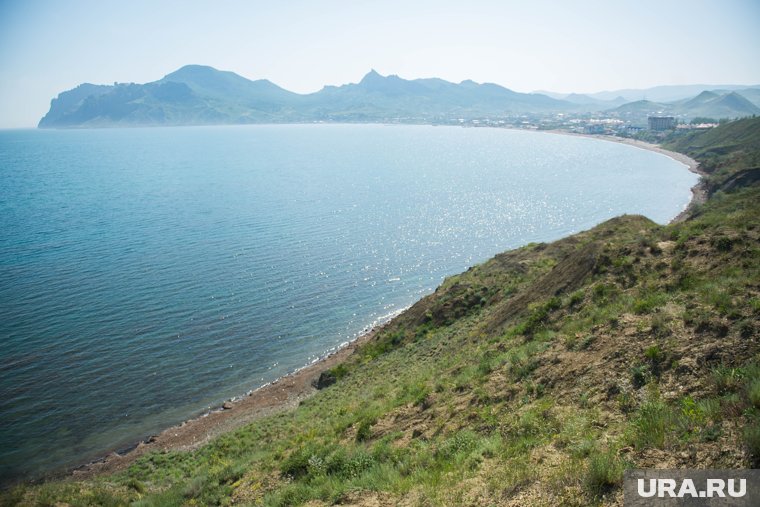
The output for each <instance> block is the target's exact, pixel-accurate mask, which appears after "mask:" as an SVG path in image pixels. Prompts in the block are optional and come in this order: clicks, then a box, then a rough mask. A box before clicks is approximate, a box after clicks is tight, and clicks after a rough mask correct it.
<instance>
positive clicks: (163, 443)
mask: <svg viewBox="0 0 760 507" xmlns="http://www.w3.org/2000/svg"><path fill="white" fill-rule="evenodd" d="M406 309H407V308H404V309H403V311H406ZM397 315H398V313H397V314H394V315H393V317H391V318H390V319H389V320H387V321H385V322H382V323H380V324H378V325H376V326H375V327H373V328H370V329H369V330H367V331H366V332H365V333H363V334H360V335H359V336H358V337H357V338H356V339H354V340H352V341H350V342H348V343H346V344H345V345H343V346H341V347H339V348H337V349H336V350H334V351H332V352H330V353H328V354H327V355H325V356H323V357H321V358H319V359H318V360H316V361H314V362H313V363H310V364H308V365H306V366H304V367H302V368H300V369H298V370H295V371H294V372H292V373H288V374H287V375H284V376H282V377H279V378H277V379H275V380H273V381H272V382H269V383H268V384H264V385H263V386H261V387H259V388H257V389H254V390H252V391H249V392H248V393H247V394H246V395H243V396H240V397H235V398H232V399H230V400H227V401H225V402H224V403H223V404H222V405H219V406H216V407H213V408H211V409H210V410H209V411H207V412H204V413H203V414H201V415H199V416H197V417H194V418H191V419H187V420H185V421H183V422H181V423H179V424H175V425H173V426H170V427H168V428H166V429H164V430H163V431H161V432H160V433H159V434H157V435H151V436H150V437H148V438H146V439H143V440H140V441H138V442H137V443H135V444H133V445H132V446H130V447H128V448H126V449H125V450H124V451H122V454H119V452H118V451H115V450H114V451H111V452H110V453H109V454H107V455H104V456H102V457H101V458H98V459H95V460H93V461H90V462H88V463H85V464H82V465H78V466H75V467H68V468H67V469H65V470H61V471H59V472H58V473H55V472H53V473H51V474H48V475H47V476H43V477H42V478H41V479H40V480H42V481H45V480H49V479H51V478H52V479H55V478H58V479H66V478H73V479H89V478H92V477H94V476H97V475H102V474H109V473H114V472H118V471H120V470H123V469H125V468H127V467H128V466H130V465H131V464H132V463H134V462H135V461H136V460H137V459H139V458H140V457H142V456H143V455H145V454H147V453H150V452H154V451H159V452H168V451H191V450H194V449H197V448H198V447H200V446H202V445H204V444H206V443H208V442H209V441H211V440H212V439H214V438H216V437H218V436H220V435H222V434H224V433H228V432H230V431H233V430H235V429H237V428H240V427H242V426H243V425H245V424H247V423H250V422H252V421H255V420H256V419H259V418H261V417H265V416H267V415H271V414H275V413H278V412H282V411H286V410H289V409H293V408H296V407H297V406H298V405H299V403H300V402H301V401H303V400H305V399H306V398H308V397H310V396H311V395H313V394H314V393H316V392H317V391H318V389H317V388H316V387H315V385H316V382H317V379H319V376H320V375H321V374H322V373H323V372H325V371H327V370H329V369H331V368H333V367H335V366H336V365H338V364H340V363H342V362H343V361H345V360H346V359H347V358H348V357H349V356H351V355H352V354H353V353H354V352H355V351H356V349H357V348H358V347H359V346H361V345H362V344H364V343H366V342H368V341H371V340H372V339H373V338H374V337H375V336H376V335H377V333H378V332H379V331H380V330H382V329H383V328H384V327H385V325H386V324H388V323H389V322H390V321H391V320H393V318H395V317H396V316H397Z"/></svg>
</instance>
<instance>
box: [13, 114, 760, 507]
mask: <svg viewBox="0 0 760 507" xmlns="http://www.w3.org/2000/svg"><path fill="white" fill-rule="evenodd" d="M759 142H760V119H747V120H739V121H735V122H731V123H728V124H726V125H723V126H721V127H718V128H715V129H713V130H710V131H707V132H700V133H694V134H689V135H686V136H683V137H680V138H674V139H672V140H670V142H669V144H668V145H667V146H666V147H668V148H669V149H674V150H676V151H681V152H683V153H686V154H689V155H690V156H693V157H694V158H696V159H697V160H698V161H700V163H701V164H702V170H703V171H705V172H706V173H707V176H706V177H705V186H706V188H707V189H709V192H708V193H709V198H708V200H707V201H706V202H705V203H704V204H700V205H694V206H692V208H691V209H690V210H689V212H688V214H687V217H686V219H685V220H683V221H680V222H678V223H673V224H670V225H667V226H659V225H657V224H655V223H654V222H652V221H650V220H649V219H647V218H645V217H641V216H622V217H617V218H614V219H612V220H609V221H607V222H605V223H602V224H600V225H599V226H597V227H595V228H593V229H591V230H589V231H585V232H582V233H579V234H575V235H573V236H570V237H567V238H565V239H562V240H559V241H556V242H553V243H548V244H544V243H541V244H530V245H526V246H524V247H522V248H519V249H516V250H512V251H509V252H505V253H502V254H499V255H497V256H495V257H494V258H493V259H491V260H489V261H487V262H485V263H483V264H480V265H477V266H474V267H472V268H470V269H469V270H468V271H467V272H465V273H462V274H460V275H456V276H453V277H450V278H448V279H447V280H446V281H445V282H444V283H443V284H442V285H441V286H440V287H438V289H437V290H436V291H435V292H434V293H433V294H431V295H429V296H427V297H425V298H423V299H422V300H420V301H419V302H417V303H416V304H415V305H413V306H412V307H411V308H410V309H408V310H407V311H406V312H404V313H403V314H401V315H400V316H398V317H397V318H395V319H394V320H393V321H391V322H390V323H388V324H387V325H385V326H384V327H382V328H381V329H379V330H377V331H376V332H375V333H374V334H372V335H371V336H370V337H368V338H367V339H366V340H365V341H364V342H363V343H361V344H360V345H359V346H357V347H355V348H353V349H351V351H350V352H349V353H346V354H344V356H343V357H342V361H333V362H331V363H329V364H326V365H323V367H322V368H321V370H320V369H319V368H317V369H314V370H312V375H313V377H314V379H315V380H316V379H317V377H319V376H322V377H323V382H322V383H321V384H320V385H319V386H320V387H322V389H319V390H314V391H313V392H312V394H311V395H310V396H308V397H306V398H302V399H301V401H300V403H299V404H298V406H297V407H295V408H290V409H287V410H280V411H277V412H275V413H269V414H266V415H262V416H260V417H257V418H256V419H255V420H253V421H252V422H250V423H248V424H246V425H244V426H241V427H239V428H237V429H235V430H233V431H229V432H226V433H224V434H223V435H222V436H220V437H218V438H216V439H213V440H212V441H211V442H210V443H208V444H206V445H202V446H198V447H195V448H193V449H192V450H183V449H173V450H160V449H156V450H154V451H152V452H151V451H150V444H148V445H147V446H146V448H147V452H142V453H141V455H140V456H139V457H137V458H136V459H134V460H130V461H129V462H128V463H126V464H125V465H124V466H123V467H116V468H115V470H116V471H115V472H114V473H111V474H99V475H98V474H96V475H87V476H86V478H82V477H83V476H81V475H80V476H79V477H78V476H76V475H75V476H74V477H72V478H69V479H66V480H63V481H58V482H49V483H46V484H43V485H38V486H19V487H17V488H15V489H14V490H12V491H9V492H8V493H6V495H5V496H4V497H3V503H4V504H9V505H16V504H18V505H53V504H56V503H57V502H58V503H59V505H64V504H69V505H125V504H130V503H132V504H134V505H229V504H232V503H235V504H243V505H300V504H307V503H308V505H330V504H335V503H340V504H348V505H398V504H404V505H418V504H419V505H480V504H500V505H558V504H564V505H588V504H601V505H621V504H622V489H621V482H622V474H623V471H624V470H625V469H627V468H751V467H755V468H756V467H758V466H759V465H760V186H759V185H758V184H757V183H758V178H757V177H756V174H757V171H758V165H757V163H758V160H760V145H759V144H758V143H759ZM328 367H329V369H327V368H328ZM327 380H329V381H327ZM229 408H230V410H229V411H230V412H234V411H235V410H241V407H237V406H235V405H234V404H233V405H230V407H229Z"/></svg>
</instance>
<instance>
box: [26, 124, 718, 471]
mask: <svg viewBox="0 0 760 507" xmlns="http://www.w3.org/2000/svg"><path fill="white" fill-rule="evenodd" d="M543 132H546V133H552V134H560V135H570V136H578V137H587V138H591V139H596V140H601V141H609V142H617V143H620V144H627V145H629V146H633V147H636V148H639V149H645V150H649V151H654V152H656V153H660V154H662V155H665V156H667V157H670V158H672V159H673V160H676V161H677V162H680V163H682V164H684V165H686V166H687V168H688V170H689V171H691V172H693V173H694V174H697V175H699V176H705V173H703V172H702V171H701V170H700V169H699V163H698V162H697V161H696V160H694V159H692V158H690V157H688V156H686V155H684V154H681V153H677V152H673V151H669V150H665V149H663V148H661V147H660V146H659V145H656V144H652V143H646V142H643V141H638V140H635V139H628V138H620V137H615V136H606V135H592V134H579V133H573V132H565V131H554V130H550V131H543ZM691 191H692V198H691V200H690V201H689V203H688V205H687V206H686V208H685V209H684V210H683V211H682V212H681V213H679V214H678V215H677V216H676V217H674V218H673V219H672V220H671V221H670V222H669V223H675V222H680V221H683V220H685V219H686V217H687V216H688V215H689V211H690V210H691V208H692V207H693V206H694V205H695V204H701V203H703V202H704V201H705V200H706V198H707V194H706V192H705V189H704V187H703V184H702V182H701V181H700V182H698V183H697V184H696V185H695V186H693V187H692V188H691ZM407 309H408V308H404V309H403V310H401V311H400V312H398V313H395V314H394V315H393V316H391V317H390V318H389V319H388V320H387V321H385V322H381V323H379V324H377V325H376V326H375V327H373V328H370V329H369V330H367V331H366V332H365V333H363V334H360V335H359V336H357V338H356V339H354V340H353V341H350V342H348V343H347V344H345V345H344V346H341V347H339V348H337V349H336V350H334V351H332V352H329V353H327V355H325V356H323V357H321V358H320V359H318V360H316V361H315V362H313V363H311V364H308V365H306V366H304V367H302V368H300V369H298V370H295V371H294V372H292V373H289V374H287V375H285V376H282V377H279V378H277V379H275V380H273V381H272V382H270V383H268V384H265V385H263V386H261V387H259V388H257V389H255V390H253V391H250V392H248V393H247V394H245V395H242V396H239V397H235V398H232V399H231V400H228V401H225V402H224V403H223V404H222V405H219V406H216V407H212V408H211V409H210V410H209V411H207V412H205V413H203V414H200V415H198V416H196V417H194V418H191V419H187V420H185V421H183V422H181V423H179V424H175V425H173V426H170V427H168V428H166V429H164V430H162V431H161V432H160V433H159V434H157V435H152V436H150V437H148V438H145V439H143V440H139V441H137V442H136V443H134V444H133V445H131V446H129V447H127V448H122V449H120V450H116V449H114V450H111V451H110V452H109V453H108V454H105V455H103V456H101V457H99V458H96V459H94V460H92V461H90V462H88V463H84V464H81V465H77V466H73V467H66V468H64V469H61V470H59V471H57V472H56V471H53V472H51V473H48V474H44V475H43V476H42V477H41V478H40V479H39V480H42V481H44V480H49V479H67V478H73V479H75V480H76V479H89V478H92V477H94V476H98V475H103V474H109V473H114V472H118V471H120V470H123V469H125V468H127V467H128V466H130V465H131V464H133V463H134V462H135V461H136V460H137V459H139V458H140V457H142V456H144V455H146V454H148V453H150V452H154V451H159V452H168V451H190V450H194V449H196V448H198V447H200V446H202V445H204V444H206V443H208V442H209V441H211V440H212V439H214V438H216V437H218V436H220V435H222V434H224V433H228V432H230V431H233V430H235V429H237V428H240V427H242V426H243V425H245V424H248V423H250V422H252V421H254V420H256V419H259V418H261V417H265V416H267V415H271V414H274V413H278V412H282V411H287V410H290V409H293V408H296V407H297V406H298V405H299V403H300V402H301V401H303V400H305V399H307V398H309V397H310V396H311V395H313V394H314V393H316V392H317V389H316V387H315V386H314V384H315V383H316V381H317V379H318V378H319V376H320V374H321V373H323V372H324V371H326V370H329V369H331V368H333V367H334V366H336V365H338V364H340V363H342V362H343V361H345V360H346V359H347V358H348V357H349V356H351V355H352V354H353V353H354V352H355V351H356V350H357V348H359V347H360V346H361V345H363V344H364V343H366V342H369V341H371V340H372V339H373V338H374V337H375V336H376V335H377V333H378V332H379V331H380V330H382V329H383V328H384V327H385V325H387V324H388V323H389V322H391V321H392V320H393V319H394V318H395V317H397V316H398V315H400V314H401V313H403V312H404V311H406V310H407ZM22 481H23V480H22ZM35 482H36V481H35Z"/></svg>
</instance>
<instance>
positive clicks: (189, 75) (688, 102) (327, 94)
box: [39, 65, 760, 128]
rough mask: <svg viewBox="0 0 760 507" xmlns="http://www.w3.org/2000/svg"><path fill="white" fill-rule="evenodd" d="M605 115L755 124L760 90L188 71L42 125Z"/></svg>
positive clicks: (108, 92) (71, 108)
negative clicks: (279, 80)
mask: <svg viewBox="0 0 760 507" xmlns="http://www.w3.org/2000/svg"><path fill="white" fill-rule="evenodd" d="M711 90H714V91H711ZM735 90H739V91H735ZM640 93H643V94H644V95H645V96H650V97H653V98H654V97H657V98H659V97H670V100H671V102H667V103H662V102H653V101H647V100H639V101H634V102H629V101H628V100H627V98H628V97H631V96H637V95H636V94H640ZM550 95H551V96H550ZM695 95H696V96H695ZM673 97H675V98H673ZM753 102H754V103H753ZM597 111H609V112H610V114H613V115H619V116H621V117H625V116H626V115H628V116H630V115H639V116H640V115H642V114H652V113H657V112H660V113H668V114H676V115H680V116H682V117H686V118H689V117H696V116H710V117H716V118H724V117H725V118H734V117H742V116H750V115H753V114H758V113H760V85H758V86H756V87H741V86H738V85H720V86H707V85H693V86H682V87H677V86H669V87H657V88H652V89H649V90H621V91H618V92H615V91H613V92H601V93H600V94H593V95H578V94H570V95H565V96H562V95H559V94H545V93H519V92H515V91H512V90H509V89H508V88H505V87H503V86H500V85H496V84H490V83H485V84H479V83H475V82H474V81H470V80H467V81H462V82H461V83H451V82H448V81H445V80H443V79H438V78H429V79H414V80H406V79H402V78H400V77H398V76H395V75H391V76H381V75H380V74H378V73H377V72H375V71H374V70H373V71H370V72H369V73H368V74H367V75H365V76H364V78H363V79H362V80H361V81H360V82H359V83H356V84H353V83H352V84H346V85H342V86H325V87H324V88H323V89H322V90H320V91H318V92H316V93H311V94H305V95H304V94H297V93H293V92H290V91H288V90H285V89H283V88H281V87H279V86H277V85H276V84H274V83H272V82H270V81H268V80H266V79H260V80H255V81H252V80H249V79H246V78H244V77H241V76H239V75H237V74H235V73H233V72H228V71H219V70H216V69H214V68H212V67H207V66H200V65H188V66H185V67H182V68H181V69H179V70H177V71H175V72H172V73H171V74H168V75H166V76H165V77H164V78H162V79H160V80H158V81H154V82H151V83H146V84H135V83H118V84H117V83H114V85H93V84H89V83H85V84H82V85H79V86H78V87H76V88H74V89H72V90H68V91H65V92H62V93H61V94H59V95H58V97H57V98H55V99H53V100H52V102H51V106H50V110H49V111H48V113H47V114H46V115H45V117H43V118H42V119H41V120H40V122H39V127H40V128H67V127H112V126H139V125H208V124H246V123H280V122H311V121H329V122H341V121H343V122H373V121H401V122H436V121H451V120H452V119H455V118H466V119H472V118H478V117H505V118H507V117H516V116H519V115H524V114H538V115H547V114H556V113H560V112H563V113H584V112H597Z"/></svg>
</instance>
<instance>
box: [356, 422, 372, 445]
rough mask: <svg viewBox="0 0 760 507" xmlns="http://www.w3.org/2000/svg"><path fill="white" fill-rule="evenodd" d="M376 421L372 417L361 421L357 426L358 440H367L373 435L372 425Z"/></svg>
mask: <svg viewBox="0 0 760 507" xmlns="http://www.w3.org/2000/svg"><path fill="white" fill-rule="evenodd" d="M373 424H374V421H372V420H370V419H363V420H362V421H361V422H359V426H358V427H357V428H356V441H357V442H366V441H367V440H369V439H370V438H371V437H372V425H373Z"/></svg>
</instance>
